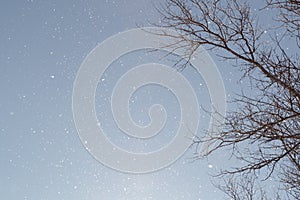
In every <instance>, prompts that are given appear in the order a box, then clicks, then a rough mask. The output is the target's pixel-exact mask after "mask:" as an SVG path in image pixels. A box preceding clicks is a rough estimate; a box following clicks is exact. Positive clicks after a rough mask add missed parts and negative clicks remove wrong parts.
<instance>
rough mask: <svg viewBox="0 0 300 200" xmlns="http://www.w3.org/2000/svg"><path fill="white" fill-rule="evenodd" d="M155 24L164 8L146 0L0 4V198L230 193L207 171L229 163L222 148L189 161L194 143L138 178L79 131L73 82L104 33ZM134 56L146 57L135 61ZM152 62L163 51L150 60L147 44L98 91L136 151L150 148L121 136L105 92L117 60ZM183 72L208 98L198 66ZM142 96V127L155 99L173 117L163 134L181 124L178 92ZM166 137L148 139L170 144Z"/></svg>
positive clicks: (229, 75)
mask: <svg viewBox="0 0 300 200" xmlns="http://www.w3.org/2000/svg"><path fill="white" fill-rule="evenodd" d="M154 3H159V1H155V2H154ZM148 21H152V22H158V21H159V15H158V14H157V12H156V10H155V9H154V7H153V3H151V1H146V0H133V1H125V0H120V1H103V0H101V1H96V0H95V1H34V0H32V1H16V0H15V1H6V2H2V3H1V6H0V24H1V34H0V42H1V46H0V91H1V98H0V169H1V170H0V196H1V199H74V200H75V199H78V200H79V199H89V200H94V199H98V200H99V199H105V200H110V199H111V200H114V199H130V200H132V199H138V200H140V199H189V200H191V199H195V200H196V199H197V200H198V199H220V197H221V196H222V195H223V194H221V193H220V192H219V191H216V189H215V188H214V187H213V186H212V184H211V183H210V179H211V177H210V176H209V174H210V173H213V172H214V170H218V169H220V167H223V166H226V165H230V163H229V162H228V160H227V158H226V156H224V155H222V154H216V155H214V156H213V157H211V158H210V159H209V160H208V159H204V160H198V161H196V162H190V161H191V160H190V157H191V156H193V150H189V151H188V152H187V153H186V154H185V155H184V156H183V157H182V158H181V159H179V160H178V161H177V162H176V163H175V164H173V165H171V166H170V167H168V168H166V169H164V170H161V171H158V172H155V173H150V174H142V175H132V174H125V173H121V172H118V171H115V170H112V169H110V168H108V167H106V166H104V165H102V164H101V163H99V162H98V161H96V160H95V159H94V158H93V157H92V156H91V155H90V154H89V153H88V152H87V151H86V150H85V148H84V146H83V145H82V143H81V141H80V139H79V137H78V134H77V131H76V128H75V124H74V122H73V116H72V89H73V82H74V80H75V76H76V73H77V70H78V69H79V67H80V65H81V63H82V62H83V60H84V58H85V57H86V56H87V54H88V53H89V52H90V51H91V50H92V49H93V48H95V46H96V45H97V44H99V43H100V42H102V41H103V40H105V39H106V38H107V37H109V36H111V35H114V34H117V33H118V32H122V31H125V30H128V29H131V28H135V27H137V25H145V26H148V25H149V24H148ZM157 54H159V53H157ZM137 57H139V58H140V59H139V60H138V59H136V60H134V59H135V58H137ZM213 58H214V59H215V62H216V64H217V66H218V67H219V69H220V71H221V74H222V77H223V81H224V84H225V87H226V92H227V95H228V96H230V95H231V94H232V93H233V92H234V91H236V90H237V88H238V86H237V85H236V82H237V80H238V78H239V73H238V72H237V71H236V69H234V68H232V67H231V66H230V65H228V63H225V62H224V61H220V60H218V59H216V58H215V57H213ZM151 59H152V60H151ZM145 61H157V56H155V55H154V56H152V57H150V58H149V57H148V58H146V56H145V52H143V51H140V52H135V53H133V54H131V55H128V56H127V57H123V58H120V59H119V60H117V61H116V62H115V63H114V64H113V65H112V66H110V68H109V70H108V71H107V73H106V84H104V85H102V86H99V88H97V94H96V104H97V106H96V109H97V111H98V113H97V114H98V117H99V118H100V120H103V121H104V122H105V123H104V124H105V129H106V130H108V131H110V132H112V133H113V134H112V135H108V137H109V138H110V139H111V140H112V141H113V142H115V143H117V144H118V145H120V146H123V147H124V148H128V149H129V150H132V151H134V150H137V149H138V148H140V147H141V146H142V147H144V146H145V145H138V144H137V141H135V142H133V143H130V142H128V141H126V142H124V141H123V140H124V139H126V137H124V136H121V135H120V134H121V133H119V130H118V129H117V128H116V126H115V124H114V122H112V121H110V120H112V117H111V113H110V111H109V109H110V108H109V102H107V100H105V97H107V96H108V97H109V95H110V94H111V89H112V87H113V86H112V84H113V83H114V81H115V79H116V78H117V76H118V75H117V74H120V73H122V70H118V66H119V65H120V63H125V65H126V67H127V68H128V69H129V68H130V66H131V65H133V64H134V63H135V64H141V63H143V62H145ZM166 64H170V63H169V62H166ZM224 66H226V68H225V67H224ZM183 74H184V75H185V76H186V77H187V78H188V79H189V80H190V81H191V83H192V85H193V86H194V87H195V90H196V91H197V96H198V98H199V99H200V101H201V102H202V101H203V102H204V103H203V104H204V105H206V104H207V102H206V103H205V101H209V97H208V94H207V89H206V87H205V85H204V83H203V80H202V78H201V76H198V75H196V74H195V72H194V71H193V70H192V69H187V70H185V71H184V72H183ZM151 94H152V95H151ZM135 95H136V97H138V99H139V101H138V103H137V104H132V112H133V114H132V116H133V118H134V119H135V120H137V121H139V120H140V123H141V124H143V123H147V122H148V121H147V120H149V119H148V118H147V116H145V115H140V112H139V110H141V109H148V108H149V105H151V104H152V103H157V102H158V103H161V104H163V105H165V107H166V109H167V111H169V116H171V119H169V121H168V122H167V127H166V128H165V129H164V132H163V133H165V134H167V135H166V136H169V135H168V134H170V133H172V128H175V127H176V126H177V125H176V122H178V120H176V118H174V116H176V114H178V112H179V111H178V109H177V108H176V106H177V104H178V103H177V102H176V100H175V99H174V96H172V95H171V94H169V92H168V91H167V90H165V89H163V88H158V86H152V87H148V88H145V91H139V92H137V93H135ZM147 95H148V96H147ZM149 95H150V96H151V97H152V98H149ZM133 98H134V97H133ZM149 99H153V101H152V100H151V101H149ZM101 113H104V114H101ZM172 116H173V118H172ZM203 116H204V120H203V122H205V114H203ZM205 126H206V125H205V123H203V124H200V127H203V128H204V127H205ZM163 133H162V134H163ZM114 134H115V135H114ZM166 136H165V137H166ZM165 137H164V136H162V137H158V139H156V140H154V141H152V142H151V141H149V143H147V145H150V146H151V145H154V146H160V145H163V142H165V140H166V138H165ZM147 145H146V146H147ZM147 148H148V147H147ZM152 148H153V147H149V149H152ZM231 162H232V161H231Z"/></svg>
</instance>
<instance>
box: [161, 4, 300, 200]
mask: <svg viewBox="0 0 300 200" xmlns="http://www.w3.org/2000/svg"><path fill="white" fill-rule="evenodd" d="M261 9H262V10H261V12H264V11H265V9H275V10H274V13H277V16H276V18H275V19H274V25H276V27H274V26H273V27H272V28H271V27H270V29H267V25H265V24H260V21H259V20H258V17H257V16H255V15H254V14H253V12H252V9H251V6H250V5H248V4H247V3H246V2H245V1H237V0H166V4H165V5H163V6H162V7H160V8H159V11H160V13H161V15H162V21H161V23H160V24H159V25H160V26H163V27H167V28H172V29H175V30H177V31H178V32H179V33H180V35H178V36H172V35H167V36H170V37H176V39H177V42H176V48H178V46H179V48H180V46H181V47H182V48H186V46H187V44H188V47H189V48H188V49H187V51H186V56H187V58H188V59H189V58H190V57H191V55H192V54H193V52H194V51H195V50H196V49H197V48H198V47H199V46H204V47H205V48H206V49H209V50H211V51H212V52H214V53H216V54H217V55H218V56H220V57H222V58H224V59H226V60H232V61H233V62H232V63H234V64H235V65H236V66H238V69H240V70H242V72H243V73H244V78H248V79H249V80H250V83H251V86H252V87H253V88H255V92H256V95H255V96H254V95H248V94H243V93H242V94H241V95H240V96H238V97H237V98H236V99H235V100H234V102H233V103H235V104H236V107H237V109H236V110H235V111H232V112H230V113H229V114H228V115H227V117H226V123H225V127H224V128H223V132H222V133H221V134H218V136H214V137H211V138H210V140H217V141H218V145H217V146H216V147H215V148H214V149H213V150H212V151H211V152H210V153H209V154H211V153H213V152H214V151H216V150H218V149H222V148H224V147H232V150H233V154H234V155H235V156H236V157H237V158H238V159H240V160H242V161H243V163H244V165H243V166H241V167H237V168H236V169H235V170H232V171H230V170H228V171H224V172H222V173H229V174H236V173H238V174H243V173H249V172H250V173H251V172H253V173H255V172H257V171H259V170H262V169H263V170H268V175H269V176H272V174H274V171H277V172H280V181H281V183H282V186H283V187H285V189H286V190H287V192H288V194H289V196H290V197H294V198H296V199H297V198H298V199H299V197H300V155H299V152H300V65H299V62H300V58H299V48H300V34H299V31H300V1H299V0H267V1H266V2H265V7H263V8H261ZM287 40H289V41H293V43H294V44H295V45H294V46H295V47H294V48H295V49H296V51H287V50H286V47H285V46H284V45H285V42H286V41H287ZM290 43H291V42H290ZM290 43H289V44H290ZM174 48H175V47H174ZM195 142H196V143H197V142H200V143H201V142H202V141H200V140H199V141H195ZM277 174H278V173H277ZM269 176H268V177H269ZM268 177H267V178H268ZM223 189H224V188H223ZM223 191H224V190H223ZM232 198H233V199H239V198H234V197H232Z"/></svg>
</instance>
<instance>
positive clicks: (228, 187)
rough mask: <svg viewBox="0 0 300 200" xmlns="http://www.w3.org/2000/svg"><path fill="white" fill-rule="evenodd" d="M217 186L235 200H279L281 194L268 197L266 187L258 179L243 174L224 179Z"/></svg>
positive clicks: (275, 193) (251, 175)
mask: <svg viewBox="0 0 300 200" xmlns="http://www.w3.org/2000/svg"><path fill="white" fill-rule="evenodd" d="M215 186H216V187H217V188H219V189H220V190H221V191H223V192H224V193H225V194H226V195H227V196H228V197H229V198H230V199H233V200H254V199H259V200H279V199H280V196H279V192H276V191H275V192H274V194H273V195H272V196H271V197H268V195H267V194H266V192H265V190H264V189H263V188H264V187H263V186H261V185H260V184H258V183H257V177H256V176H255V175H253V174H242V175H241V176H238V177H236V176H234V175H229V176H227V177H226V178H223V183H216V184H215Z"/></svg>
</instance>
